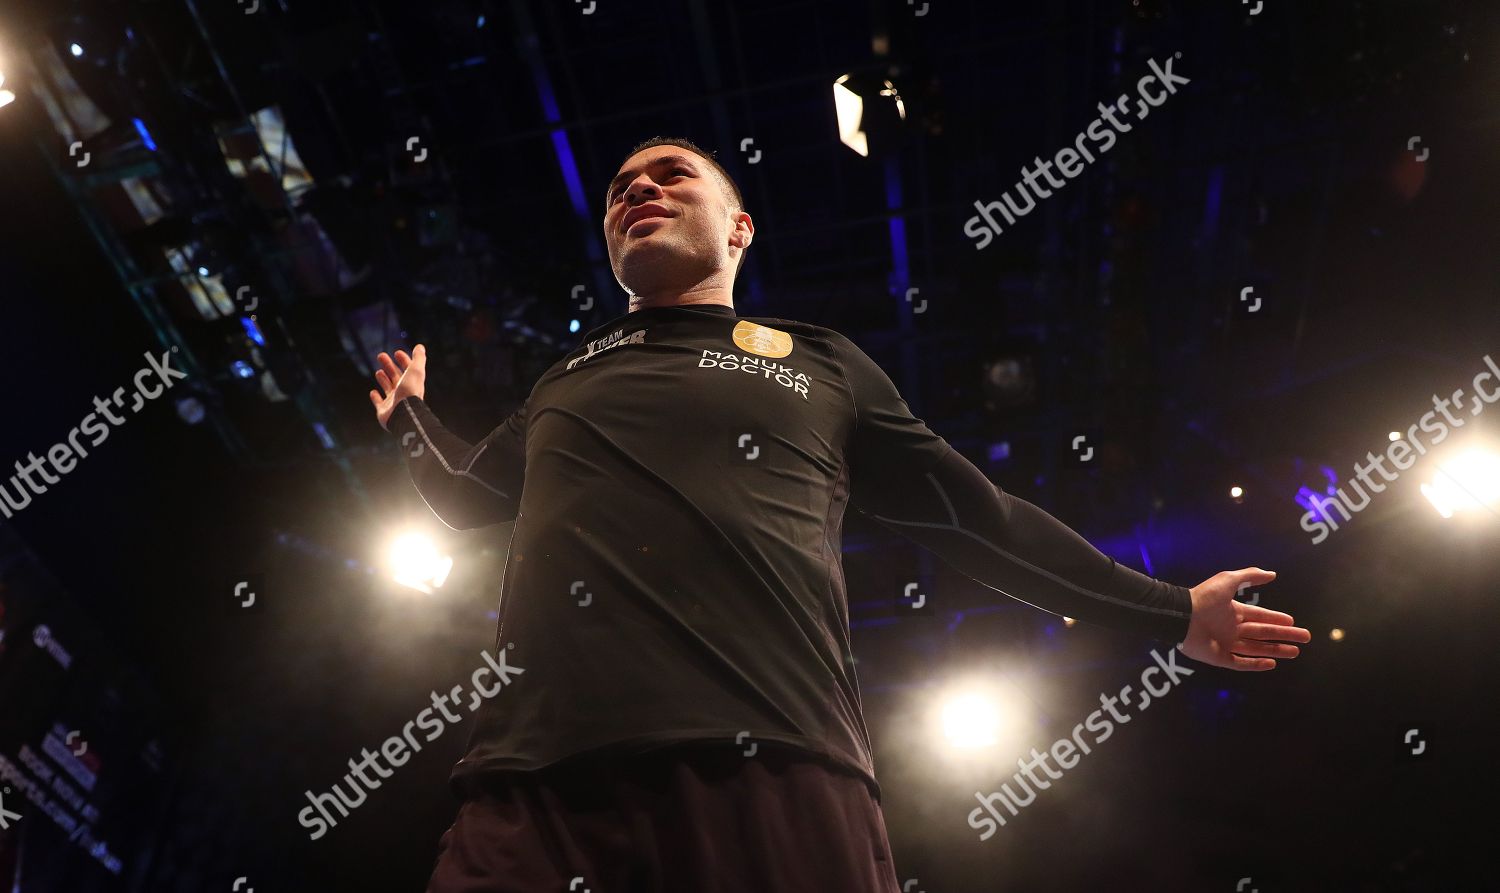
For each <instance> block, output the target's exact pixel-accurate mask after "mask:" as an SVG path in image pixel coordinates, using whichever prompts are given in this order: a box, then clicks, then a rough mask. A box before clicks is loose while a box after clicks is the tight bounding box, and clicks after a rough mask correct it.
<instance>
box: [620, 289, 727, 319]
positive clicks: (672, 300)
mask: <svg viewBox="0 0 1500 893" xmlns="http://www.w3.org/2000/svg"><path fill="white" fill-rule="evenodd" d="M694 304H722V305H723V306H725V307H729V308H731V309H733V307H734V297H733V295H732V294H731V293H730V292H729V290H728V289H721V288H706V289H702V290H694V291H686V292H680V293H678V294H669V295H651V296H645V295H631V296H630V312H631V313H634V312H635V311H637V310H646V309H648V308H651V307H691V306H693V305H694Z"/></svg>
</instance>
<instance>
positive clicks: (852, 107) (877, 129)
mask: <svg viewBox="0 0 1500 893" xmlns="http://www.w3.org/2000/svg"><path fill="white" fill-rule="evenodd" d="M866 100H868V102H867V101H866ZM833 108H834V112H835V113H836V114H837V116H838V122H839V141H840V142H842V143H843V144H844V145H846V146H848V147H849V148H851V149H853V150H854V151H856V152H858V153H859V154H861V155H863V156H865V157H866V158H868V157H869V156H870V140H871V138H872V137H873V138H874V139H875V141H876V142H877V143H878V144H881V145H877V146H876V148H877V150H878V149H881V148H884V147H887V146H889V145H890V144H891V143H892V142H893V141H894V139H895V137H896V135H897V134H898V133H899V131H900V128H901V125H902V124H903V123H904V122H905V121H906V103H904V102H902V100H901V94H900V93H898V92H897V91H896V86H895V85H894V84H892V83H891V82H890V81H889V80H886V79H884V78H879V77H869V76H867V75H854V74H846V75H844V76H842V77H840V78H839V79H838V80H836V81H834V82H833Z"/></svg>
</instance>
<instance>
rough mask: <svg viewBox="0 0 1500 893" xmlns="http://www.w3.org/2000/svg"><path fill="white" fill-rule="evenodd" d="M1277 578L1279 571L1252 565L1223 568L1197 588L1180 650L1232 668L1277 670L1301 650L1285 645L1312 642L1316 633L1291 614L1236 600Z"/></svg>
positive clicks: (1208, 661) (1193, 592) (1203, 661)
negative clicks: (1297, 623) (1247, 590)
mask: <svg viewBox="0 0 1500 893" xmlns="http://www.w3.org/2000/svg"><path fill="white" fill-rule="evenodd" d="M1274 579H1276V574H1275V572H1274V571H1268V570H1262V569H1260V568H1258V567H1247V568H1242V569H1240V570H1237V571H1221V572H1219V573H1217V574H1214V575H1213V576H1212V577H1209V578H1208V579H1207V580H1204V581H1203V582H1202V583H1199V584H1198V585H1197V586H1194V587H1193V588H1192V590H1191V592H1192V597H1193V617H1192V619H1191V620H1189V621H1188V632H1187V638H1185V639H1183V640H1182V642H1181V643H1180V644H1179V645H1178V646H1177V650H1179V651H1181V652H1182V653H1183V654H1186V655H1187V656H1188V657H1191V658H1192V659H1193V660H1196V661H1201V662H1202V663H1205V664H1209V665H1211V666H1215V667H1224V668H1226V669H1230V670H1254V671H1259V670H1274V669H1276V660H1277V659H1278V658H1280V659H1282V660H1291V659H1292V658H1294V657H1296V656H1297V655H1298V654H1299V653H1300V652H1301V649H1299V648H1298V647H1297V646H1296V645H1289V644H1285V643H1288V642H1302V643H1307V642H1310V641H1312V633H1311V632H1308V631H1307V630H1306V629H1303V628H1302V627H1300V626H1293V625H1292V615H1290V614H1283V613H1282V612H1280V611H1272V610H1270V609H1269V608H1262V607H1260V606H1259V605H1247V604H1245V603H1244V602H1237V601H1235V600H1234V597H1235V595H1237V594H1238V593H1239V592H1240V590H1241V589H1242V588H1244V587H1245V586H1246V585H1250V586H1262V585H1264V584H1266V583H1269V582H1271V581H1272V580H1274Z"/></svg>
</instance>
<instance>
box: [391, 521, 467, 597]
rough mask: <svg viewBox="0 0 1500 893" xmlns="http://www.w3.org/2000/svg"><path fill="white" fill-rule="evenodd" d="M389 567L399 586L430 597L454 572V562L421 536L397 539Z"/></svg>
mask: <svg viewBox="0 0 1500 893" xmlns="http://www.w3.org/2000/svg"><path fill="white" fill-rule="evenodd" d="M387 564H388V565H389V567H390V570H391V577H392V578H393V579H395V581H396V582H397V583H400V584H401V585H403V586H410V587H411V588H412V589H415V590H418V591H419V592H425V593H427V594H428V595H431V594H432V593H433V592H434V591H435V590H437V589H438V588H439V587H441V586H442V585H443V583H444V582H446V581H447V579H448V572H449V571H451V570H453V558H452V557H451V556H448V555H444V554H442V553H441V552H439V551H438V547H437V544H435V543H434V542H433V541H432V539H431V538H430V537H427V536H424V535H422V534H420V533H405V534H402V535H401V536H398V537H396V539H395V540H394V541H392V543H391V546H390V552H389V553H388V557H387Z"/></svg>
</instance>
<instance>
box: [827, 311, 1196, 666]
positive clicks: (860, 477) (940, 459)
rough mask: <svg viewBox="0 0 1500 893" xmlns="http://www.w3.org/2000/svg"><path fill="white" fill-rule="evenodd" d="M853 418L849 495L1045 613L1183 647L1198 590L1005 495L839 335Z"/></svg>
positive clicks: (863, 508)
mask: <svg viewBox="0 0 1500 893" xmlns="http://www.w3.org/2000/svg"><path fill="white" fill-rule="evenodd" d="M833 345H834V350H835V352H836V354H837V359H838V360H839V361H840V363H841V365H842V367H843V370H844V375H845V378H846V380H847V382H848V385H849V389H850V391H851V392H852V394H853V399H854V410H855V424H854V430H853V432H852V434H851V436H850V442H849V447H848V449H849V464H850V502H851V503H852V504H853V505H854V507H855V508H856V509H858V510H859V511H861V512H862V513H864V514H865V515H868V516H869V517H871V518H873V519H875V520H876V521H878V522H880V523H881V524H883V525H884V526H886V527H888V528H890V529H891V530H894V531H895V532H897V533H900V534H902V535H903V536H905V537H907V538H908V539H911V540H913V541H914V542H916V543H918V544H920V545H922V546H924V547H925V548H927V549H929V550H931V551H932V552H933V553H934V554H936V555H937V556H938V557H940V558H942V559H943V560H944V561H945V562H947V563H948V564H949V565H951V566H952V567H953V568H954V569H956V570H958V571H960V572H961V573H963V574H964V575H966V576H968V577H970V578H972V579H974V580H975V581H977V582H979V583H982V584H984V585H985V586H988V587H990V588H992V589H996V590H999V591H1000V592H1002V593H1004V594H1005V595H1008V596H1010V597H1011V598H1014V599H1017V600H1019V601H1023V602H1026V603H1027V604H1030V605H1033V606H1035V607H1037V608H1041V609H1042V610H1044V611H1050V612H1052V613H1053V614H1060V615H1063V616H1067V617H1072V618H1074V619H1076V620H1081V621H1083V622H1085V623H1093V624H1098V625H1100V626H1106V627H1111V628H1113V629H1118V630H1122V631H1127V632H1136V633H1142V634H1145V635H1149V636H1153V637H1155V638H1157V639H1160V640H1163V641H1166V642H1171V643H1174V644H1175V643H1177V642H1181V641H1182V640H1183V639H1185V638H1186V637H1187V627H1188V620H1189V618H1190V617H1191V615H1192V600H1191V596H1190V594H1189V592H1188V590H1187V589H1186V588H1184V587H1182V586H1177V585H1174V584H1171V583H1167V582H1164V581H1161V580H1157V579H1154V578H1152V577H1149V576H1146V575H1145V574H1142V573H1140V572H1139V571H1136V570H1134V569H1132V568H1129V567H1126V566H1125V565H1123V564H1120V563H1119V562H1117V561H1115V560H1114V559H1112V558H1110V557H1109V556H1107V555H1105V554H1104V553H1103V552H1100V551H1099V550H1098V549H1096V548H1094V547H1093V546H1092V545H1090V544H1089V542H1088V541H1087V540H1085V539H1084V538H1083V537H1082V536H1079V535H1078V534H1077V533H1075V532H1074V531H1073V530H1071V529H1070V528H1068V527H1067V526H1066V525H1065V524H1063V523H1062V522H1061V521H1059V520H1057V519H1056V518H1054V517H1052V516H1051V515H1050V514H1048V513H1047V512H1045V511H1043V510H1041V509H1040V508H1038V507H1036V506H1035V505H1032V504H1031V503H1029V502H1027V501H1025V500H1023V499H1019V498H1017V497H1015V496H1012V495H1010V494H1009V493H1006V492H1004V491H1002V490H1001V489H1000V488H999V487H997V486H995V485H994V483H992V482H991V481H990V480H989V479H988V478H987V477H985V476H984V473H983V472H982V471H980V470H979V469H978V468H976V467H975V466H974V464H973V463H972V462H970V461H969V460H968V459H965V458H964V457H963V455H962V454H960V453H959V452H958V451H957V450H955V449H953V447H952V446H951V445H950V444H949V443H948V442H947V441H945V440H943V439H942V438H941V437H939V436H938V435H937V434H935V433H933V432H932V430H931V429H929V428H928V427H927V425H926V424H924V423H923V422H922V420H921V419H918V418H915V417H914V416H913V415H912V414H911V410H910V409H909V408H908V407H907V405H906V401H905V400H903V399H902V398H901V395H900V394H899V393H898V392H897V391H896V386H895V385H894V384H893V383H892V382H891V380H890V378H889V377H888V376H887V375H886V374H885V372H883V371H882V370H881V369H880V367H879V366H877V365H876V364H875V362H874V361H873V360H871V359H870V358H869V357H868V356H867V355H866V354H865V353H864V352H863V351H861V350H860V349H859V348H858V347H857V346H855V345H854V343H853V342H851V341H849V340H848V339H847V338H844V337H843V336H837V337H836V338H835V339H834V340H833Z"/></svg>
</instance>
